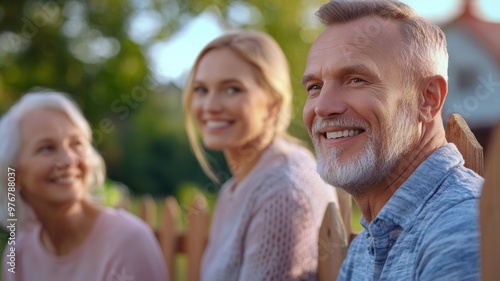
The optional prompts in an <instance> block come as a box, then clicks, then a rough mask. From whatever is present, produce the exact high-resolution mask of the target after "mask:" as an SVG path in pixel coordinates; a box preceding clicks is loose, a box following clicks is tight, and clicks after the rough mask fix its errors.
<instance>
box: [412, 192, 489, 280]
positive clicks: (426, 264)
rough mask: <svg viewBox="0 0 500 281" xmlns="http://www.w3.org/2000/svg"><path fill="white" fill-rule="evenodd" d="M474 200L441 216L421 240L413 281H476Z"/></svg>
mask: <svg viewBox="0 0 500 281" xmlns="http://www.w3.org/2000/svg"><path fill="white" fill-rule="evenodd" d="M477 208H478V206H477V200H467V201H463V202H461V203H459V204H457V205H455V206H454V207H453V208H450V209H448V210H447V211H445V212H444V213H442V214H441V215H440V216H439V218H438V219H437V220H436V222H435V224H433V226H434V227H431V228H429V229H428V231H427V233H426V234H425V236H424V238H423V244H422V250H421V255H420V256H419V259H418V261H419V262H418V264H417V272H416V274H417V276H416V280H479V268H480V263H479V225H478V215H479V214H478V212H477Z"/></svg>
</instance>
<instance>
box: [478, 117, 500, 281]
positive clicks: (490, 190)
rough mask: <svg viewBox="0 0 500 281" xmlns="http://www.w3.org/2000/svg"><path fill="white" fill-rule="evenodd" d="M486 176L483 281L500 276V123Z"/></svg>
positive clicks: (482, 224) (481, 207) (481, 205)
mask: <svg viewBox="0 0 500 281" xmlns="http://www.w3.org/2000/svg"><path fill="white" fill-rule="evenodd" d="M490 147H491V148H490V150H489V152H488V153H489V155H488V159H487V160H488V162H487V163H486V164H487V165H486V177H485V182H484V186H483V190H482V193H481V199H480V202H479V212H480V219H479V223H480V230H481V264H482V266H481V267H482V268H481V274H482V280H483V281H493V280H498V277H499V276H500V266H498V262H499V261H500V241H499V240H498V235H499V234H500V125H498V126H497V128H496V130H495V131H494V133H493V135H492V138H491V140H490Z"/></svg>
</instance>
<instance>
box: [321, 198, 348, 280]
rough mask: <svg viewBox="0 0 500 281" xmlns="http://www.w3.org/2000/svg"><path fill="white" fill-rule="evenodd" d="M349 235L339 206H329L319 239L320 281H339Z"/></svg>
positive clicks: (332, 204)
mask: <svg viewBox="0 0 500 281" xmlns="http://www.w3.org/2000/svg"><path fill="white" fill-rule="evenodd" d="M346 194H347V193H346ZM339 199H340V198H339ZM349 199H350V197H349ZM349 213H350V210H349ZM349 225H350V223H349ZM349 235H350V232H347V231H346V228H345V227H344V223H343V221H342V218H341V217H340V216H339V211H338V209H337V206H335V204H334V203H330V204H328V207H327V208H326V211H325V215H324V216H323V222H322V223H321V227H320V230H319V237H318V281H333V280H337V275H338V274H339V271H340V267H341V266H342V262H343V261H344V259H345V256H346V255H347V248H348V247H349Z"/></svg>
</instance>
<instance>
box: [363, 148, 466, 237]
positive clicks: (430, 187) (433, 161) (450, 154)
mask: <svg viewBox="0 0 500 281" xmlns="http://www.w3.org/2000/svg"><path fill="white" fill-rule="evenodd" d="M463 163H464V160H463V157H462V155H461V154H460V152H459V151H458V149H457V147H456V146H455V145H454V144H453V143H448V144H446V145H444V146H442V147H441V148H439V149H437V150H436V151H434V152H433V153H432V154H431V155H430V156H429V157H428V158H427V159H426V160H424V162H422V163H421V164H420V165H419V166H418V167H417V169H416V170H415V171H414V172H413V173H412V174H411V175H410V177H409V178H408V179H407V180H406V181H405V182H404V183H403V184H402V185H401V186H400V187H399V188H398V190H397V191H396V192H395V193H394V194H393V195H392V197H391V199H389V201H388V202H387V203H386V204H385V206H384V207H383V208H382V210H381V211H380V212H379V214H378V215H377V216H376V217H375V219H374V220H373V221H372V222H371V223H370V224H368V222H367V221H366V220H365V218H363V217H361V224H362V225H363V227H364V228H365V230H368V232H370V233H371V235H375V236H378V235H385V234H386V233H387V232H388V231H390V229H393V228H395V227H398V226H399V227H401V228H403V229H405V228H407V227H408V226H410V224H411V222H412V221H413V220H414V219H413V217H414V216H415V215H416V214H417V213H418V212H417V211H418V210H420V209H421V208H422V207H423V206H424V203H425V202H426V201H427V200H428V198H429V196H430V195H431V194H433V193H434V190H435V189H437V188H438V186H439V185H440V184H441V182H442V181H443V180H444V179H445V176H446V175H447V174H448V173H450V172H451V170H453V169H454V168H455V167H457V166H459V165H463ZM391 226H392V227H391ZM381 232H383V233H381Z"/></svg>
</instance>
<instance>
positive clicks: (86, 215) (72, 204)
mask: <svg viewBox="0 0 500 281" xmlns="http://www.w3.org/2000/svg"><path fill="white" fill-rule="evenodd" d="M0 135H1V136H2V137H1V138H0V169H1V171H2V172H1V173H0V187H1V188H0V191H1V192H2V195H1V196H0V200H1V202H0V208H1V209H0V214H1V215H2V222H6V221H7V218H11V219H12V218H14V219H16V221H13V222H12V223H13V224H15V227H16V229H15V230H16V231H15V232H14V236H12V235H13V234H12V232H11V234H10V236H11V237H15V239H13V240H9V243H8V245H7V246H6V249H5V251H4V256H3V261H4V262H3V273H2V276H3V280H4V281H12V280H16V281H24V280H25V281H32V280H43V281H48V280H50V281H68V280H93V281H108V280H152V281H164V280H166V279H167V277H166V269H165V263H164V261H163V256H162V254H161V252H160V250H159V245H158V242H157V241H156V239H155V237H154V235H153V233H152V231H151V229H149V227H148V226H147V225H146V224H145V223H144V222H142V221H140V220H139V219H138V218H135V217H134V216H132V215H130V214H128V213H127V212H126V211H124V210H115V209H110V208H106V207H103V206H102V205H100V204H99V203H97V202H95V200H92V198H91V196H90V194H91V192H92V190H93V189H95V188H97V187H99V186H101V185H102V182H103V179H104V163H103V160H102V158H101V156H100V155H99V154H98V153H97V151H96V150H95V149H94V148H93V147H92V145H91V130H90V126H89V124H88V123H87V121H86V120H85V118H84V117H83V115H82V114H81V113H80V111H79V109H78V107H77V106H76V104H74V103H73V102H72V100H70V99H69V98H68V97H67V96H66V95H64V94H61V93H57V92H32V93H28V94H26V95H24V96H23V97H22V98H21V100H20V101H19V102H18V103H16V104H15V105H14V106H12V107H11V108H10V110H9V111H7V113H5V115H4V116H3V117H2V119H1V120H0ZM7 171H10V173H9V174H7ZM7 176H8V177H7ZM11 183H14V185H15V188H14V189H15V190H13V188H12V186H13V184H11ZM9 187H10V188H9ZM12 198H14V199H13V200H12ZM7 200H9V201H10V203H14V205H15V208H14V209H8V206H7V205H8V204H7V203H9V202H7ZM9 206H12V204H11V205H9ZM7 211H9V213H6V212H7ZM9 230H12V228H9Z"/></svg>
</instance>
